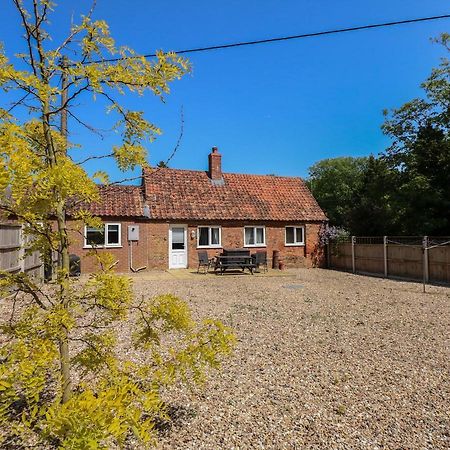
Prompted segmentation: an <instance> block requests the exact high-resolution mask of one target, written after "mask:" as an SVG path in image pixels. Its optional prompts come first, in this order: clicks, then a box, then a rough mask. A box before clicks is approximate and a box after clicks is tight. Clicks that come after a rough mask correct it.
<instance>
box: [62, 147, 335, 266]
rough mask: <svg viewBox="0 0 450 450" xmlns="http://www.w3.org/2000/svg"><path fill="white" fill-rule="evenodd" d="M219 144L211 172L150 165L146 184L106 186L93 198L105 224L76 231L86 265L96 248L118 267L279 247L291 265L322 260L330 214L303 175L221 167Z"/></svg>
mask: <svg viewBox="0 0 450 450" xmlns="http://www.w3.org/2000/svg"><path fill="white" fill-rule="evenodd" d="M221 159H222V156H221V155H220V153H219V152H218V150H217V148H216V147H213V149H212V151H211V153H210V155H209V161H208V162H209V168H208V171H194V170H179V169H169V168H157V169H145V170H144V172H143V179H142V184H141V185H140V186H107V187H106V186H104V187H100V198H101V199H100V201H99V202H98V203H95V204H91V205H89V209H90V211H91V212H92V213H93V214H95V215H96V216H99V217H100V218H101V219H102V221H103V223H104V227H103V228H102V229H92V228H88V227H85V229H84V236H81V234H79V233H78V234H75V233H74V234H73V235H72V244H71V248H70V251H71V253H73V254H76V255H78V256H81V257H82V263H81V264H82V272H91V271H93V270H94V264H93V259H92V257H86V258H84V257H83V256H86V254H87V253H88V252H89V250H92V247H95V248H97V249H98V251H108V252H110V253H112V254H113V255H114V256H115V258H116V259H117V261H118V263H117V269H118V271H120V272H127V271H134V270H136V269H139V268H147V269H153V268H158V269H167V268H170V269H175V268H187V267H188V268H195V267H197V263H198V254H197V252H198V251H200V250H206V251H207V252H208V256H209V257H212V256H215V255H217V254H218V253H220V252H221V251H222V249H223V248H249V249H250V250H251V251H252V252H253V251H257V250H265V251H267V255H268V257H269V259H270V257H271V256H272V254H273V251H274V250H278V251H279V252H280V257H281V259H282V260H283V261H284V262H285V265H286V266H287V267H305V266H311V265H314V264H320V251H319V249H318V232H319V229H320V226H321V225H322V224H323V223H324V222H326V220H327V218H326V216H325V214H324V213H323V211H322V210H321V209H320V207H319V205H318V204H317V202H316V200H315V199H314V197H313V196H312V194H311V192H310V191H309V190H308V188H307V187H306V185H305V183H304V182H303V180H301V179H300V178H296V177H279V176H272V175H246V174H235V173H223V172H222V164H221Z"/></svg>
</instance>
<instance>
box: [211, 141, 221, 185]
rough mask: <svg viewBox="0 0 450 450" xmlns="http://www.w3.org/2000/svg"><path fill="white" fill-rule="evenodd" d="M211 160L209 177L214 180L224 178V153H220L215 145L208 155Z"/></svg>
mask: <svg viewBox="0 0 450 450" xmlns="http://www.w3.org/2000/svg"><path fill="white" fill-rule="evenodd" d="M208 162H209V171H208V175H209V178H211V180H213V181H219V180H222V179H223V177H222V155H221V154H220V153H219V150H218V148H217V147H213V148H212V150H211V153H210V154H209V155H208Z"/></svg>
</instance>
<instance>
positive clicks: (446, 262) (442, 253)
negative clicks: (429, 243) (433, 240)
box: [428, 246, 450, 283]
mask: <svg viewBox="0 0 450 450" xmlns="http://www.w3.org/2000/svg"><path fill="white" fill-rule="evenodd" d="M428 271H429V279H430V281H435V282H436V281H437V282H443V283H450V246H445V247H435V248H430V250H428Z"/></svg>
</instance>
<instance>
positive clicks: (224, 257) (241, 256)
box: [214, 249, 256, 275]
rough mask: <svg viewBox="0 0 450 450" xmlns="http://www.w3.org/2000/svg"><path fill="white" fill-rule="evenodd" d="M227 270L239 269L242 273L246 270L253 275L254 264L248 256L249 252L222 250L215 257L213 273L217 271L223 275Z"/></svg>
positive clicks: (243, 250)
mask: <svg viewBox="0 0 450 450" xmlns="http://www.w3.org/2000/svg"><path fill="white" fill-rule="evenodd" d="M228 269H241V270H242V271H243V272H244V271H245V269H248V270H249V271H250V273H251V274H252V275H253V270H254V269H256V264H255V261H254V259H253V257H252V256H251V255H250V250H247V249H233V250H224V251H223V253H222V254H221V255H219V256H216V260H215V264H214V272H217V271H219V272H220V274H221V275H223V274H224V272H225V271H226V270H228Z"/></svg>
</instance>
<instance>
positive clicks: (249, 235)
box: [245, 228, 255, 245]
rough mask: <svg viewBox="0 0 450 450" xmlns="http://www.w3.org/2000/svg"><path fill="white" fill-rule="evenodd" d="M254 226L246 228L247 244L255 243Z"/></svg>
mask: <svg viewBox="0 0 450 450" xmlns="http://www.w3.org/2000/svg"><path fill="white" fill-rule="evenodd" d="M254 230H255V229H254V228H246V229H245V245H255V234H254Z"/></svg>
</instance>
